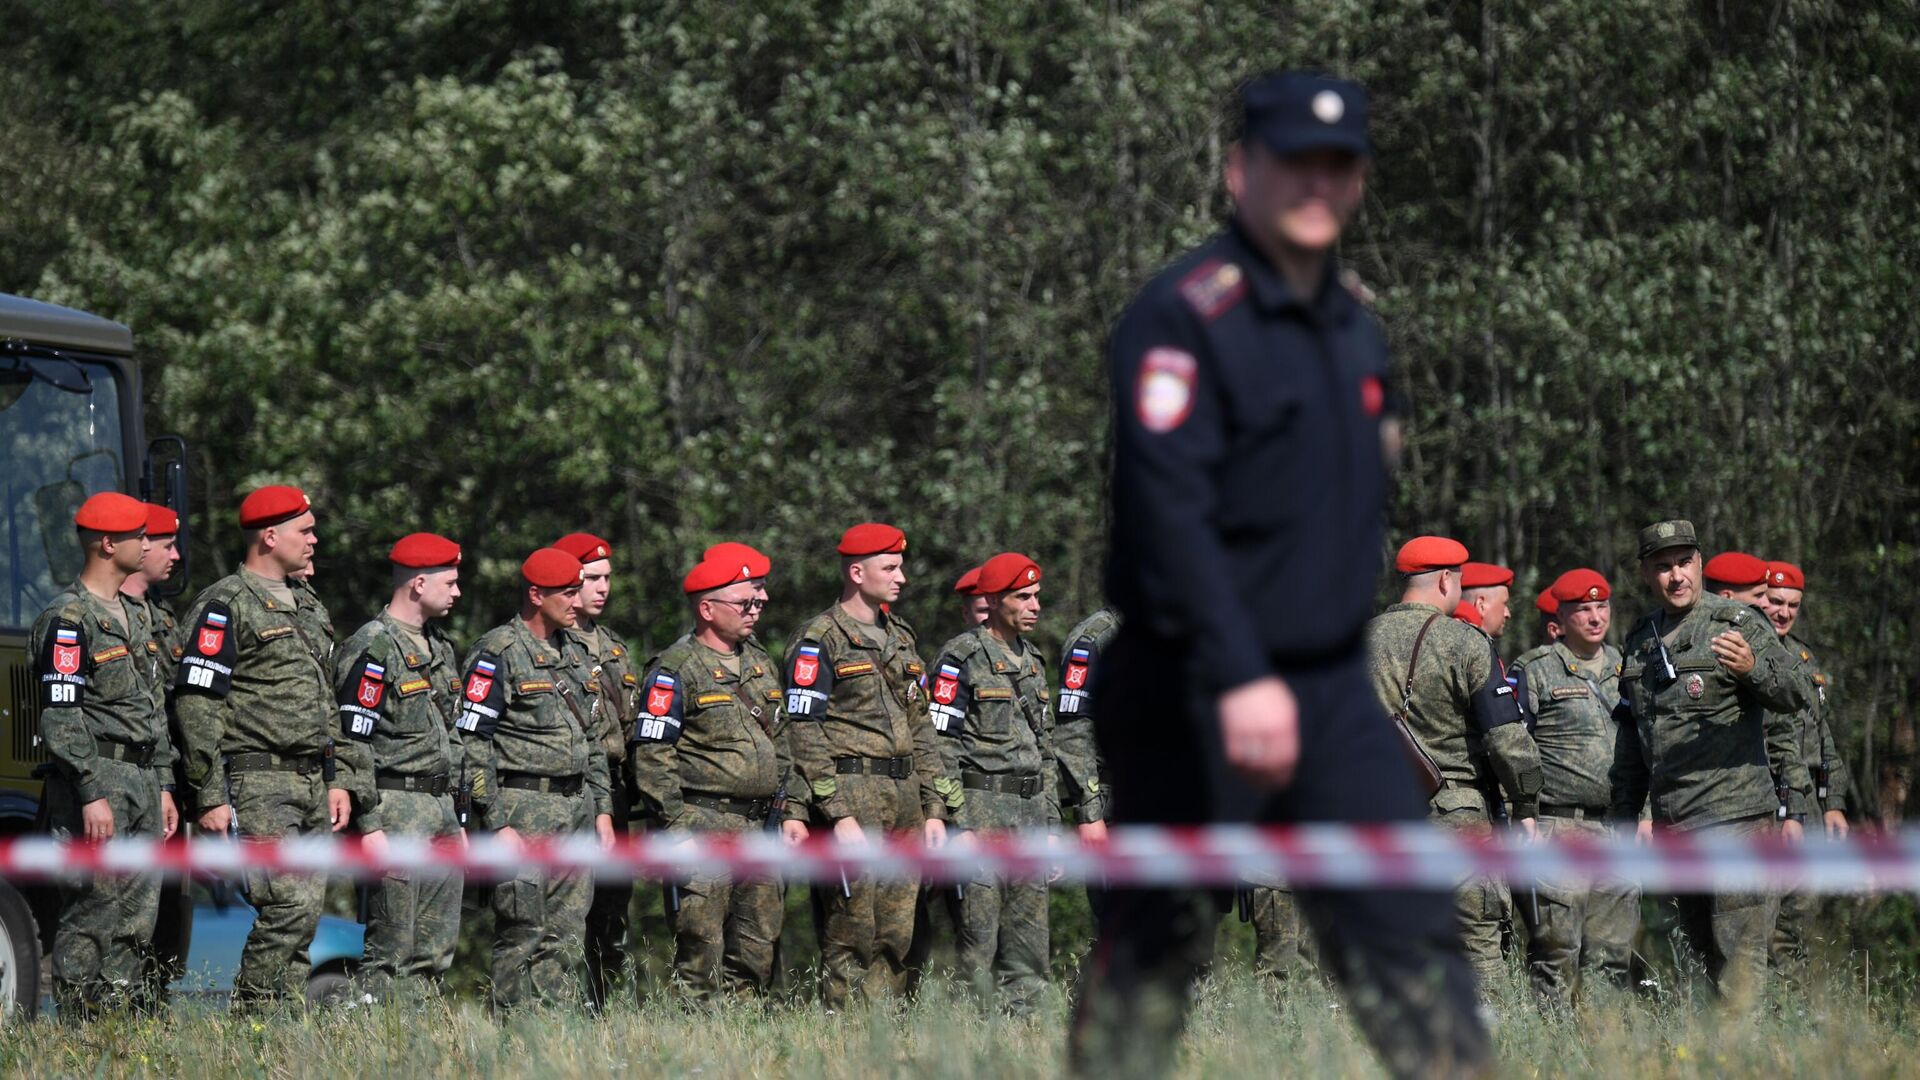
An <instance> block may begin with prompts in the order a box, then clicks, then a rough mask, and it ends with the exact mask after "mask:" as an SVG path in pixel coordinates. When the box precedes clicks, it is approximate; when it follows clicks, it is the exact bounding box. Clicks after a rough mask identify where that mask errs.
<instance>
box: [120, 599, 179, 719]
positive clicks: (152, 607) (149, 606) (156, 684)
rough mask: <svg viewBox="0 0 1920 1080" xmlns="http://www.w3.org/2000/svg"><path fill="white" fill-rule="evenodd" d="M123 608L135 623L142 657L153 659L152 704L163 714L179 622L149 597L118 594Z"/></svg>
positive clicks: (175, 657)
mask: <svg viewBox="0 0 1920 1080" xmlns="http://www.w3.org/2000/svg"><path fill="white" fill-rule="evenodd" d="M120 599H121V601H122V602H124V603H125V604H126V606H127V614H128V615H130V616H132V617H133V618H134V619H135V620H136V621H137V622H138V623H139V630H138V631H137V636H138V637H140V638H141V639H142V640H144V641H145V642H146V649H145V651H146V654H147V655H148V656H150V657H152V658H153V663H154V672H155V674H154V679H153V701H154V706H155V707H156V708H158V709H159V710H160V711H161V712H162V713H165V712H166V711H167V698H168V696H169V692H170V691H171V690H172V688H173V667H174V665H175V664H177V663H179V662H180V653H181V651H182V650H181V648H180V620H178V619H176V618H174V617H173V612H172V610H170V609H169V608H168V607H167V605H166V604H165V602H163V601H162V600H160V599H159V598H158V597H154V596H152V595H151V594H149V595H148V596H144V597H142V596H128V595H127V594H126V593H121V594H120Z"/></svg>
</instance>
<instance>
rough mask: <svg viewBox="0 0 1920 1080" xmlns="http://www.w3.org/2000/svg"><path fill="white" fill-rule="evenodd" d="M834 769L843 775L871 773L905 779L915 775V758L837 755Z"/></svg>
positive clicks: (834, 760)
mask: <svg viewBox="0 0 1920 1080" xmlns="http://www.w3.org/2000/svg"><path fill="white" fill-rule="evenodd" d="M833 771H834V772H836V773H839V774H840V775H842V776H848V775H855V774H859V773H871V774H873V775H874V776H888V777H892V778H893V779H895V780H905V779H906V778H907V777H909V776H912V775H913V759H912V758H910V757H837V758H834V759H833Z"/></svg>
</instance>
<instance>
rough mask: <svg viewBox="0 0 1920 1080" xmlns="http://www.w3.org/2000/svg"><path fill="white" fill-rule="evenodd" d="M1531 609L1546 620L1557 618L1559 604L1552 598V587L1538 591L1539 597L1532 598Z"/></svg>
mask: <svg viewBox="0 0 1920 1080" xmlns="http://www.w3.org/2000/svg"><path fill="white" fill-rule="evenodd" d="M1533 607H1534V610H1535V611H1538V612H1539V613H1540V614H1542V615H1545V616H1547V617H1548V618H1558V617H1559V615H1560V602H1559V601H1558V600H1555V599H1554V598H1553V586H1551V585H1549V586H1547V587H1546V588H1544V589H1541V590H1540V595H1539V596H1536V597H1534V598H1533Z"/></svg>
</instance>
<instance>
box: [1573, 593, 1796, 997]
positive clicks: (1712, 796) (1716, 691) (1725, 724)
mask: <svg viewBox="0 0 1920 1080" xmlns="http://www.w3.org/2000/svg"><path fill="white" fill-rule="evenodd" d="M1729 630H1730V631H1733V632H1736V633H1738V634H1739V635H1740V636H1741V637H1743V638H1745V639H1746V642H1747V644H1748V645H1749V646H1750V647H1751V648H1752V649H1753V657H1754V667H1753V670H1752V671H1751V672H1750V673H1748V674H1747V675H1746V676H1744V677H1742V676H1735V675H1734V674H1732V673H1731V672H1729V671H1728V670H1727V669H1726V668H1725V667H1724V666H1722V665H1721V664H1720V662H1719V660H1718V659H1716V658H1715V657H1714V655H1713V650H1712V648H1711V647H1710V645H1709V642H1711V641H1712V639H1713V638H1715V637H1716V636H1718V635H1719V634H1721V633H1724V632H1726V631H1729ZM1663 636H1664V638H1665V640H1664V642H1663ZM1622 652H1623V654H1624V656H1625V660H1624V662H1623V665H1622V667H1621V671H1620V685H1621V687H1622V688H1623V690H1624V696H1623V698H1622V701H1621V706H1620V714H1619V717H1620V722H1619V725H1618V732H1619V738H1618V742H1617V743H1616V745H1615V748H1614V757H1613V765H1612V767H1611V769H1610V772H1609V783H1610V785H1611V787H1612V809H1611V813H1612V816H1613V817H1614V818H1615V819H1617V820H1620V821H1633V820H1635V819H1636V818H1637V817H1638V816H1639V815H1640V813H1641V810H1642V809H1643V808H1645V807H1646V806H1647V805H1648V801H1649V799H1651V804H1652V805H1651V809H1652V818H1653V821H1654V823H1655V824H1656V825H1663V826H1668V827H1671V828H1674V829H1681V830H1688V831H1704V830H1708V829H1712V830H1716V831H1721V832H1729V833H1734V834H1736V835H1757V834H1764V833H1769V832H1772V831H1773V830H1774V829H1775V828H1776V826H1775V816H1774V815H1775V811H1776V810H1777V809H1778V808H1779V807H1780V806H1781V805H1782V804H1781V800H1780V794H1779V791H1780V789H1782V788H1784V789H1785V790H1786V792H1787V801H1788V805H1791V804H1792V800H1793V799H1795V798H1800V799H1805V798H1806V797H1807V796H1808V794H1809V793H1810V787H1811V784H1810V781H1809V778H1808V776H1807V770H1806V766H1805V765H1804V764H1802V763H1801V761H1800V754H1799V748H1798V746H1797V745H1796V743H1795V741H1794V731H1793V724H1792V723H1791V720H1790V714H1791V713H1792V712H1794V711H1796V710H1798V709H1802V708H1806V707H1808V706H1809V705H1810V704H1811V703H1812V701H1813V693H1812V684H1811V683H1809V682H1808V681H1807V680H1805V679H1803V678H1801V677H1800V676H1798V675H1797V674H1795V672H1794V670H1793V660H1792V657H1790V656H1789V655H1788V654H1787V651H1786V650H1785V649H1784V648H1782V647H1781V645H1780V641H1779V638H1778V637H1777V636H1776V635H1775V634H1774V632H1773V628H1772V627H1770V626H1768V625H1767V623H1766V620H1765V619H1763V618H1761V617H1760V615H1759V613H1758V612H1756V611H1755V610H1754V609H1753V608H1751V607H1749V606H1747V605H1746V604H1742V603H1738V602H1736V601H1733V600H1727V599H1725V598H1722V597H1718V596H1702V597H1701V598H1700V600H1699V602H1698V603H1696V604H1695V605H1694V606H1693V607H1692V608H1691V609H1690V610H1689V611H1688V612H1687V613H1686V614H1685V615H1683V616H1681V617H1680V619H1679V620H1678V621H1677V622H1673V621H1670V619H1669V617H1668V616H1667V615H1666V614H1665V612H1664V611H1655V612H1654V613H1653V614H1651V615H1648V616H1647V617H1645V618H1643V619H1641V620H1640V621H1639V622H1638V623H1636V624H1635V625H1634V627H1633V629H1632V631H1631V632H1629V633H1628V635H1627V640H1626V644H1625V646H1624V647H1623V649H1622ZM1669 667H1670V669H1671V670H1669ZM1776 710H1777V711H1776ZM1776 784H1777V785H1778V787H1776ZM1778 912H1779V898H1778V897H1777V896H1775V895H1773V894H1759V893H1720V894H1715V895H1711V896H1686V897H1681V898H1680V902H1679V914H1680V920H1681V926H1682V929H1684V930H1685V931H1686V933H1687V936H1688V938H1689V939H1690V940H1691V942H1692V943H1693V945H1694V947H1695V948H1697V949H1700V950H1701V951H1703V952H1704V953H1705V957H1706V962H1707V970H1708V973H1709V974H1710V975H1711V976H1712V978H1713V980H1714V983H1715V985H1716V986H1717V987H1718V988H1719V990H1720V992H1721V994H1722V995H1723V996H1726V997H1729V998H1732V999H1734V1000H1736V1001H1746V1000H1748V999H1750V998H1751V997H1752V996H1753V995H1754V994H1756V993H1757V992H1758V990H1759V988H1760V987H1761V985H1762V984H1763V983H1764V981H1765V979H1766V970H1767V945H1768V941H1769V939H1770V937H1771V935H1772V933H1773V924H1774V919H1775V917H1776V915H1777V914H1778Z"/></svg>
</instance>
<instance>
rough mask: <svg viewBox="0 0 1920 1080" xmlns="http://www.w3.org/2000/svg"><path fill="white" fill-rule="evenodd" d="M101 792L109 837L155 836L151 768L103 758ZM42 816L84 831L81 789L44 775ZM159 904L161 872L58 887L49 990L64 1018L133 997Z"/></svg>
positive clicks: (64, 835) (155, 789) (59, 828)
mask: <svg viewBox="0 0 1920 1080" xmlns="http://www.w3.org/2000/svg"><path fill="white" fill-rule="evenodd" d="M95 769H96V772H97V773H98V775H99V777H100V780H99V784H98V788H99V790H100V791H101V792H102V793H103V794H102V796H101V797H103V798H105V799H106V800H107V805H108V806H109V807H111V808H112V809H113V835H114V838H115V839H123V838H127V837H156V838H157V837H158V836H159V835H160V832H161V828H162V824H161V820H160V778H159V775H158V774H157V773H155V772H153V771H152V770H151V769H143V768H141V767H140V766H137V765H130V764H127V763H125V762H120V761H113V760H110V759H104V758H103V759H101V760H100V762H99V763H98V764H97V765H96V766H95ZM46 798H47V818H48V822H49V824H50V825H51V827H52V831H53V835H54V836H55V837H57V838H59V839H61V840H77V839H80V838H82V837H84V836H85V835H86V829H85V827H84V826H83V825H82V823H81V819H80V807H81V802H80V793H79V791H78V790H77V789H75V787H74V785H73V783H72V782H71V781H69V780H67V779H66V778H65V777H63V776H61V775H60V774H58V773H56V774H54V776H53V777H52V778H50V779H49V780H48V781H47V787H46ZM159 909H160V876H159V875H158V874H132V875H127V876H124V877H119V876H115V877H98V878H85V879H81V880H78V881H70V882H66V883H63V884H62V885H61V887H60V921H59V925H58V926H57V927H56V928H55V930H54V933H53V996H54V1001H55V1002H56V1003H57V1004H58V1005H59V1007H60V1013H61V1015H62V1016H67V1015H70V1014H71V1015H85V1014H86V1013H88V1012H90V1011H92V1010H94V1009H97V1008H102V1007H118V1006H123V1005H128V1004H132V1003H133V999H134V998H136V997H138V996H139V995H140V994H141V992H142V990H143V979H142V974H143V972H144V968H145V965H146V961H147V955H148V953H149V952H150V947H151V944H152V940H153V923H154V918H155V917H156V915H157V914H158V912H159Z"/></svg>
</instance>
